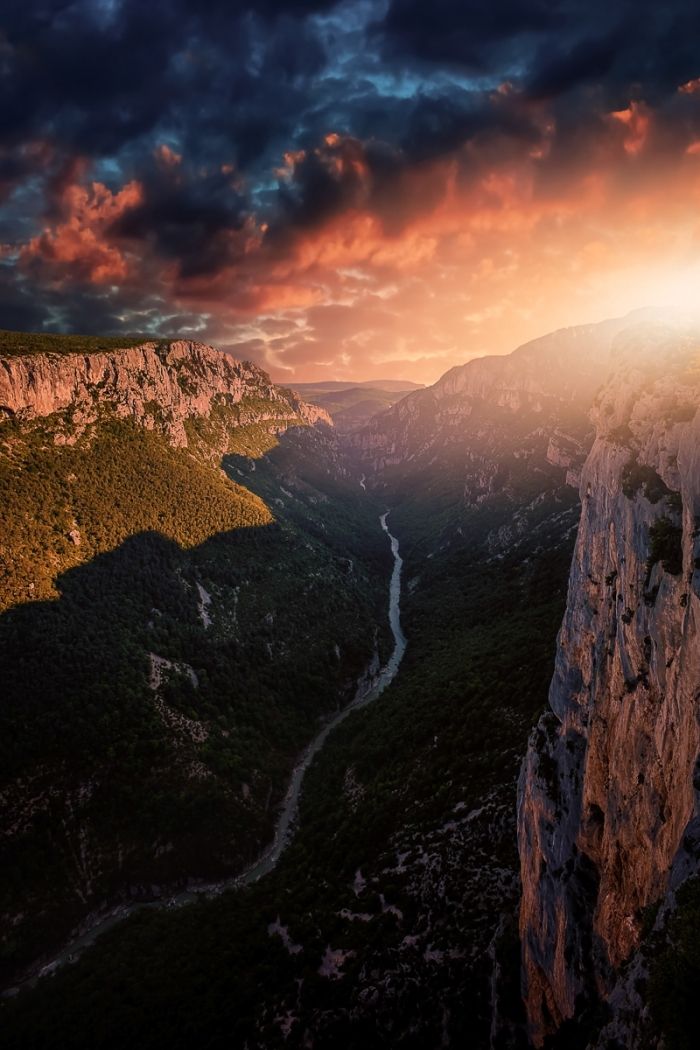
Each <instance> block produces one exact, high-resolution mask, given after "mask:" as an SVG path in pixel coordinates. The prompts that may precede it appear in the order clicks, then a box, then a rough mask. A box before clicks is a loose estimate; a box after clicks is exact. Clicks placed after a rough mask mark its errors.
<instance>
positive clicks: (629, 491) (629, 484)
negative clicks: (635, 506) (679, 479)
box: [622, 459, 671, 503]
mask: <svg viewBox="0 0 700 1050" xmlns="http://www.w3.org/2000/svg"><path fill="white" fill-rule="evenodd" d="M622 491H623V492H624V494H625V496H626V497H627V499H634V497H635V496H636V495H637V493H638V492H641V493H642V495H643V496H646V498H647V499H648V500H649V502H650V503H658V502H659V500H660V499H663V498H664V496H668V495H669V494H670V491H671V490H670V489H669V487H668V485H667V484H666V483H665V481H664V480H663V478H661V477H659V475H658V474H657V473H656V471H655V470H654V468H653V467H649V466H647V465H646V464H644V463H638V462H637V460H636V459H631V460H630V461H629V463H628V464H627V466H626V467H625V468H624V470H623V472H622Z"/></svg>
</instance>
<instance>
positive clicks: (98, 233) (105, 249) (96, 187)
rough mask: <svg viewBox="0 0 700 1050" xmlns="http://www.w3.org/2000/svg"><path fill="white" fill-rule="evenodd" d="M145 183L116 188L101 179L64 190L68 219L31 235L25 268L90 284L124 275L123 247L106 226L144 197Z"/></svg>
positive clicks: (22, 255) (22, 259)
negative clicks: (110, 238) (115, 242)
mask: <svg viewBox="0 0 700 1050" xmlns="http://www.w3.org/2000/svg"><path fill="white" fill-rule="evenodd" d="M141 192H142V191H141V187H140V185H139V183H137V182H130V183H128V184H127V185H126V186H124V187H123V188H122V189H121V190H119V192H118V193H112V192H111V191H110V190H109V189H108V188H107V187H106V186H105V185H103V184H102V183H100V182H93V183H92V184H91V185H90V186H88V187H86V186H82V185H80V184H79V183H73V184H71V185H69V186H67V187H66V188H65V189H64V191H63V194H62V200H61V203H62V208H63V211H64V213H65V219H64V221H62V222H60V223H59V224H58V225H57V226H55V227H54V228H47V229H45V230H44V231H43V232H42V233H41V234H39V235H38V236H37V237H34V238H32V239H31V240H30V241H29V242H28V243H27V244H25V245H24V246H23V247H22V248H21V251H20V255H19V258H20V263H21V265H22V266H24V267H26V268H27V269H31V268H34V269H36V268H37V267H43V268H44V269H46V270H48V271H50V274H51V276H52V277H53V278H54V279H56V280H58V281H61V280H63V279H72V280H84V281H87V282H89V283H91V284H104V283H106V282H117V281H123V280H124V279H125V278H126V277H127V275H128V264H127V260H126V257H125V255H124V254H123V252H122V251H121V250H120V249H119V248H118V247H116V246H115V245H113V244H110V243H109V241H108V240H107V238H106V237H105V230H106V229H107V227H109V226H110V225H111V223H113V222H114V221H115V220H116V219H117V218H118V217H119V216H120V215H122V214H123V212H125V211H126V210H128V209H129V208H133V207H134V206H135V205H136V204H138V203H139V201H140V200H141Z"/></svg>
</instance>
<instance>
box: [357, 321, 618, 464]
mask: <svg viewBox="0 0 700 1050" xmlns="http://www.w3.org/2000/svg"><path fill="white" fill-rule="evenodd" d="M627 324H629V321H628V320H627V319H617V320H611V321H605V322H602V323H600V324H592V325H579V326H577V327H574V328H566V329H562V330H561V331H558V332H553V333H551V334H550V335H547V336H544V337H543V338H541V339H535V340H533V341H532V342H530V343H526V344H525V345H524V346H521V347H519V348H518V349H517V350H515V351H514V352H513V353H512V354H508V355H504V356H502V357H481V358H475V359H473V360H471V361H468V362H467V364H465V365H460V366H458V367H456V368H452V369H450V371H449V372H446V373H445V375H444V376H442V378H441V379H439V380H438V381H437V383H435V384H434V385H433V386H431V387H428V388H427V389H423V390H416V391H415V392H414V393H411V394H409V395H408V396H407V397H405V398H404V399H403V400H402V401H400V402H398V404H396V405H394V406H393V407H392V408H391V409H389V410H388V411H386V412H383V413H381V414H380V415H378V416H375V417H374V418H373V419H372V420H371V421H370V422H369V424H368V425H367V426H365V427H364V428H362V429H361V430H360V431H358V432H357V433H356V434H354V435H353V439H352V440H353V443H354V445H355V447H356V448H357V450H358V452H359V455H360V456H361V458H362V461H363V463H364V465H365V466H366V467H367V468H368V470H372V471H376V472H382V471H383V470H384V469H385V468H386V467H391V466H394V465H397V464H400V463H402V462H404V461H405V460H406V459H408V458H409V457H411V458H415V457H416V456H421V455H423V454H428V453H430V454H432V453H433V452H434V451H435V449H436V448H438V447H439V446H443V447H444V446H445V445H451V446H453V447H454V446H455V445H457V444H460V443H461V444H465V442H466V444H467V446H468V447H469V451H470V455H472V456H473V454H474V451H475V449H478V448H479V447H481V446H483V445H484V443H487V444H489V445H490V446H494V442H495V443H498V442H499V433H500V432H502V431H504V429H505V430H512V428H513V427H514V426H515V427H520V429H521V430H522V431H523V436H525V435H531V440H530V441H529V443H527V442H526V446H525V454H528V451H529V449H530V448H531V447H532V448H534V447H535V446H538V447H539V446H542V448H541V451H542V456H543V458H546V459H547V460H548V461H549V462H550V463H552V464H558V465H560V466H562V467H565V468H567V469H570V468H574V469H575V467H576V464H577V463H578V464H579V465H580V463H582V461H583V458H585V453H584V455H583V456H582V455H581V452H582V448H581V444H580V442H581V438H582V436H583V434H582V431H585V430H586V429H587V428H588V427H587V424H588V419H587V414H588V409H589V407H590V404H591V401H592V400H593V396H594V394H595V392H596V390H597V389H598V387H599V386H600V383H601V379H602V377H603V376H604V375H605V374H606V372H607V370H608V367H609V363H610V347H611V344H612V341H613V339H614V337H615V336H616V335H617V333H618V332H619V331H621V329H623V328H624V327H625V326H626V325H627ZM523 428H525V429H524V430H523ZM556 428H563V431H561V432H559V434H558V441H554V443H552V435H553V433H554V431H555V429H556ZM507 444H509V445H510V444H512V441H511V440H510V435H509V436H508V439H507ZM550 446H551V447H550ZM560 447H563V448H565V449H566V453H565V454H564V453H562V454H561V455H560V454H559V451H558V450H559V448H560ZM493 450H494V449H493V448H492V451H491V452H490V453H489V455H488V457H487V458H488V459H489V460H492V459H493V458H494V457H493V454H492V453H493ZM564 461H565V462H564Z"/></svg>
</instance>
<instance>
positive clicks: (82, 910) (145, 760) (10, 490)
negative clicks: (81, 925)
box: [0, 355, 388, 979]
mask: <svg viewBox="0 0 700 1050" xmlns="http://www.w3.org/2000/svg"><path fill="white" fill-rule="evenodd" d="M222 356H223V355H222ZM38 360H41V359H40V358H39V359H38ZM117 367H118V366H117ZM226 367H228V366H227V365H226ZM202 382H204V380H202ZM272 389H273V392H274V388H272ZM193 396H195V395H193ZM196 396H201V391H200V393H198V394H197V395H196ZM266 397H267V398H268V399H267V400H266ZM275 397H276V398H277V400H273V401H270V400H269V396H268V388H266V387H264V386H263V387H262V388H261V390H260V396H258V397H257V398H253V397H252V396H251V393H250V391H249V390H247V391H246V393H245V396H244V397H243V398H242V399H240V400H238V401H237V402H236V404H234V405H219V406H217V405H216V404H215V405H214V407H213V408H212V409H211V410H210V412H209V414H206V415H196V414H194V413H193V414H192V415H190V416H189V417H187V418H186V419H185V420H184V423H185V433H186V434H187V435H188V446H187V447H185V448H182V447H173V445H172V444H171V442H170V440H169V436H168V432H167V429H166V430H161V429H159V427H158V424H157V419H156V420H155V424H154V422H153V416H154V415H155V416H157V415H158V412H159V411H160V412H162V413H167V412H168V410H169V406H168V405H167V404H160V405H156V406H153V408H152V411H151V413H150V418H151V424H150V428H149V427H148V426H146V425H144V422H143V421H142V420H141V419H138V418H128V417H126V418H124V417H123V416H120V415H119V414H118V413H117V411H116V410H115V403H114V402H112V401H110V400H104V399H102V398H100V399H99V400H98V401H97V408H96V409H95V408H93V401H92V400H91V401H90V418H87V419H86V411H85V409H83V408H82V407H81V405H79V404H78V405H76V406H75V410H74V411H71V410H67V411H62V412H60V413H54V414H52V415H39V416H36V415H35V414H34V413H30V412H27V411H25V412H18V413H15V414H9V415H8V416H7V418H5V420H4V421H3V422H2V423H1V424H0V524H1V526H2V528H1V535H2V540H1V541H0V564H1V566H2V572H1V573H0V596H1V598H2V610H3V611H2V614H1V615H0V653H1V658H2V666H3V699H2V704H1V705H0V720H1V722H2V732H1V734H0V749H1V755H2V759H1V765H2V770H3V784H2V786H1V787H0V791H1V792H2V801H3V830H4V832H5V833H4V835H3V841H2V865H3V871H4V872H5V879H4V880H3V889H2V903H1V905H0V909H1V911H2V915H3V923H2V926H3V939H2V964H3V974H4V976H5V978H6V979H7V978H8V977H9V976H11V975H12V974H17V973H19V972H21V969H22V967H23V966H24V965H25V964H27V963H30V962H32V961H33V960H34V959H35V958H36V957H37V956H40V955H41V954H42V953H43V952H44V951H46V950H48V949H50V947H51V946H52V945H53V944H55V943H58V942H59V941H60V939H61V938H62V937H64V936H65V934H66V933H67V932H68V930H69V929H70V928H71V927H72V926H74V925H75V924H76V923H77V922H79V921H81V920H82V919H84V918H85V917H86V916H87V915H88V914H89V913H92V912H94V911H95V910H99V909H100V908H103V907H104V906H105V905H106V904H109V903H110V902H115V901H117V900H119V899H123V898H125V897H134V896H135V897H137V898H139V897H142V898H150V897H153V896H158V895H162V894H163V893H164V892H167V890H168V888H169V887H172V886H175V885H183V884H185V883H186V882H187V881H188V880H193V879H194V880H196V879H198V878H199V879H202V878H212V877H216V876H220V875H222V874H225V873H232V872H235V871H237V870H240V868H241V867H242V866H244V865H245V864H246V863H247V862H249V861H250V860H252V859H253V858H254V857H255V856H256V855H257V854H258V852H259V851H260V850H261V848H263V847H264V846H265V845H266V843H267V842H268V840H269V837H270V835H271V832H272V826H273V821H274V816H275V811H276V806H277V803H278V801H279V799H280V798H281V796H282V794H283V793H284V790H285V784H286V778H287V777H288V774H289V770H290V768H291V766H292V765H293V763H294V761H295V759H296V756H297V755H298V753H299V751H300V750H301V748H302V747H303V745H304V744H305V743H306V741H307V740H308V739H309V738H310V737H311V736H312V735H313V734H314V732H315V730H316V727H317V725H318V720H319V717H321V716H322V715H323V714H324V713H327V712H329V711H331V710H334V709H336V708H337V706H338V704H339V703H342V702H343V701H344V700H346V699H348V698H349V696H351V695H352V691H353V688H354V683H355V680H356V678H357V676H358V675H360V674H361V673H362V672H363V670H364V669H365V667H366V665H367V663H368V662H369V660H370V658H371V657H372V654H373V652H374V650H375V647H376V645H378V644H379V645H383V644H384V631H385V627H384V616H385V609H384V582H383V581H384V578H385V574H386V572H387V571H388V551H387V550H386V541H385V539H384V537H383V534H382V533H381V530H380V528H379V522H378V510H376V508H375V506H374V504H373V503H371V502H370V501H364V502H363V503H362V505H358V503H357V501H356V499H354V494H355V491H356V489H357V488H358V486H357V483H356V482H355V481H354V480H351V479H349V478H348V477H347V476H346V474H345V468H344V466H343V461H342V457H341V455H340V453H339V451H338V448H337V444H336V440H335V437H334V434H333V432H332V430H330V429H329V428H324V430H323V432H321V431H320V430H316V429H314V428H311V427H308V426H305V425H304V423H305V421H304V419H303V418H300V417H294V416H293V415H291V416H290V412H289V406H290V405H291V407H292V408H293V407H294V402H284V401H283V400H280V397H283V395H277V394H276V393H275ZM281 405H286V406H287V407H286V408H285V409H284V410H283V414H281V412H280V406H281ZM248 420H253V422H248ZM295 424H296V426H297V428H298V429H297V430H294V425H295ZM290 426H291V427H292V429H289V427H290ZM222 447H224V448H225V449H226V450H227V453H228V455H227V456H226V457H225V458H224V460H223V468H224V469H222V466H221V465H220V464H222V458H221V453H220V451H219V450H220V449H221V448H222ZM274 449H277V450H278V455H279V465H277V460H274V461H273V462H272V463H271V464H270V465H269V466H267V467H266V468H265V470H266V474H267V477H268V479H269V483H268V487H267V490H266V492H265V493H264V494H263V496H262V498H261V496H259V495H256V494H255V493H254V492H253V491H252V489H251V488H249V487H246V486H244V485H243V484H241V483H240V482H241V476H240V470H241V467H242V466H245V468H246V470H247V471H248V473H249V474H250V476H251V478H255V476H256V475H255V471H254V467H255V466H256V464H262V462H263V460H262V459H261V458H260V457H262V456H263V454H264V453H265V452H270V451H271V450H274ZM261 476H262V475H261ZM282 488H284V493H282ZM341 528H342V532H343V533H345V532H346V531H349V532H350V533H351V534H352V535H353V536H354V537H355V541H356V542H355V544H354V546H352V545H350V548H348V545H347V544H346V543H345V542H344V541H341V538H340V530H341Z"/></svg>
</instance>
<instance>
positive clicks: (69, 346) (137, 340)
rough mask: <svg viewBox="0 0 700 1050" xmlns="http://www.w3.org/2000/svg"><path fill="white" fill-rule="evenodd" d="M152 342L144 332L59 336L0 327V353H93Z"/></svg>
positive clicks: (17, 355) (9, 355) (159, 342)
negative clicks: (139, 333) (138, 333)
mask: <svg viewBox="0 0 700 1050" xmlns="http://www.w3.org/2000/svg"><path fill="white" fill-rule="evenodd" d="M147 342H156V343H158V344H159V345H160V344H161V343H162V340H158V339H154V337H153V336H148V335H115V336H104V335H60V334H59V333H56V332H11V331H7V330H4V329H0V354H1V355H2V356H3V357H19V356H21V355H24V354H96V353H99V352H100V351H102V350H124V349H126V348H128V347H131V346H140V345H141V343H147Z"/></svg>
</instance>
